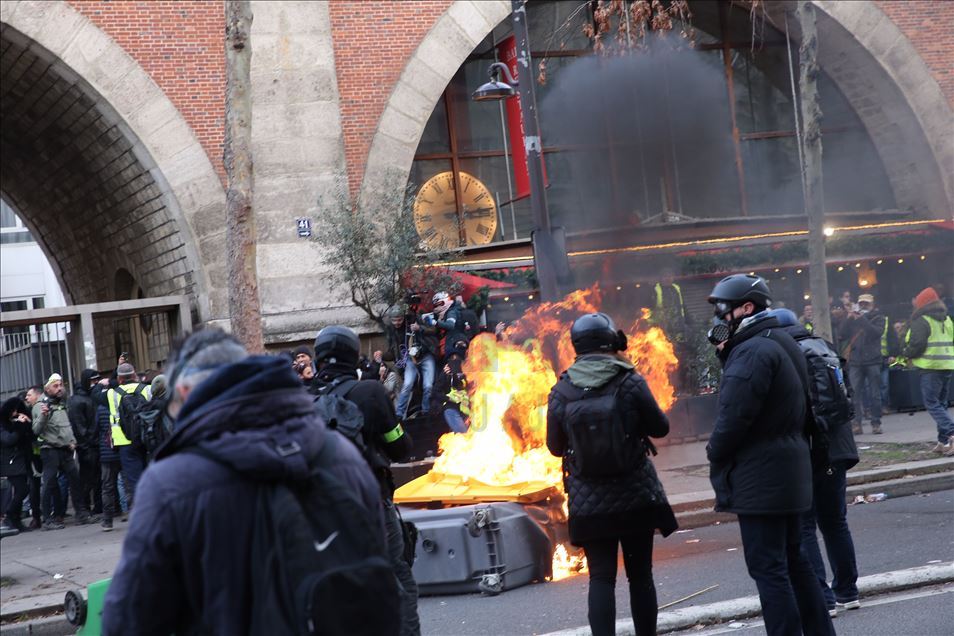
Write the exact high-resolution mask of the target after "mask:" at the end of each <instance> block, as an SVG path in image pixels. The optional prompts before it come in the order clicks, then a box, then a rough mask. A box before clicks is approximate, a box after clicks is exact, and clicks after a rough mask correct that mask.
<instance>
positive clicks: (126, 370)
mask: <svg viewBox="0 0 954 636" xmlns="http://www.w3.org/2000/svg"><path fill="white" fill-rule="evenodd" d="M116 375H136V367H134V366H133V365H131V364H129V363H128V362H123V363H122V364H121V365H119V366H118V367H116Z"/></svg>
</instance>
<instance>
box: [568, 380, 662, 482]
mask: <svg viewBox="0 0 954 636" xmlns="http://www.w3.org/2000/svg"><path fill="white" fill-rule="evenodd" d="M628 374H629V372H628V371H624V372H621V373H620V374H619V375H617V376H616V377H615V378H613V379H612V380H610V381H609V382H608V383H607V384H606V385H604V386H603V387H600V388H599V389H581V388H579V387H577V386H574V385H573V384H572V383H571V382H570V381H569V379H568V377H567V376H566V374H564V376H563V377H562V378H561V379H560V381H559V382H557V384H556V386H555V387H554V390H555V391H557V392H558V393H560V394H561V395H563V397H564V398H566V407H565V412H564V418H563V423H562V425H563V430H564V431H565V432H566V436H567V441H568V444H567V451H566V461H567V466H568V468H569V470H570V472H571V473H572V474H573V475H575V476H577V477H584V478H597V479H599V478H608V477H619V476H622V475H625V474H628V473H631V472H633V470H634V469H635V468H636V465H637V459H638V458H639V457H640V456H641V455H643V454H645V449H644V448H643V447H642V444H643V442H642V440H640V439H639V438H636V439H633V437H632V436H631V435H630V433H629V431H628V430H627V426H626V422H624V421H623V416H622V413H621V412H620V411H621V409H619V408H617V404H616V398H617V394H618V393H619V389H620V387H621V386H622V384H623V382H624V381H625V380H626V377H627V376H628ZM646 441H648V440H646Z"/></svg>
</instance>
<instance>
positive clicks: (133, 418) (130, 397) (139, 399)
mask: <svg viewBox="0 0 954 636" xmlns="http://www.w3.org/2000/svg"><path fill="white" fill-rule="evenodd" d="M115 390H116V393H118V394H119V396H120V397H119V428H120V430H121V431H122V432H123V435H125V436H126V439H128V440H129V441H130V442H131V443H132V445H133V446H135V447H136V448H140V447H141V446H142V429H143V421H142V414H143V412H144V411H146V410H148V409H149V400H148V399H147V398H146V396H145V395H144V391H145V390H146V385H145V384H143V383H142V382H140V383H139V384H137V385H136V388H135V389H133V390H132V393H127V392H126V391H125V390H124V389H123V388H122V387H121V386H117V387H116V389H115Z"/></svg>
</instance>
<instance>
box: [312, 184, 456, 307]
mask: <svg viewBox="0 0 954 636" xmlns="http://www.w3.org/2000/svg"><path fill="white" fill-rule="evenodd" d="M384 183H385V184H386V185H384V186H383V187H381V188H379V189H378V190H377V192H376V194H375V195H374V196H371V197H368V198H367V199H364V200H362V199H360V198H359V197H358V195H354V196H352V195H349V194H348V188H347V185H345V184H344V183H342V182H339V183H337V184H336V185H335V186H334V187H332V188H331V193H330V194H328V195H325V196H323V197H321V198H320V199H319V201H318V208H319V210H321V215H322V222H321V223H319V224H318V227H317V229H316V230H315V234H314V237H313V240H315V241H317V242H318V243H319V244H320V245H321V246H322V248H323V251H324V253H325V260H326V263H328V264H329V265H331V267H330V268H329V272H328V274H327V277H328V279H329V281H330V282H331V286H332V288H341V289H346V290H348V292H349V294H350V296H351V302H352V303H353V304H354V306H355V307H358V308H359V309H361V311H363V312H364V313H365V314H366V315H367V316H368V318H370V319H371V320H373V321H374V322H376V323H377V324H378V325H379V326H383V325H384V316H385V313H386V312H387V310H388V309H389V308H391V307H397V306H400V305H401V304H402V303H403V302H404V300H405V299H406V298H407V296H408V294H409V293H410V292H412V291H427V292H434V291H438V290H444V291H448V292H450V293H451V294H454V293H456V292H457V290H458V289H459V285H458V284H456V283H455V282H454V281H453V278H452V277H451V273H450V271H449V270H448V269H447V268H446V267H443V266H441V265H440V263H439V261H438V259H439V257H440V254H438V253H436V252H426V251H424V250H423V244H422V241H421V239H420V237H419V236H418V234H417V230H416V228H415V226H414V215H413V207H414V186H412V185H411V184H407V185H401V181H400V180H399V179H398V178H396V177H389V178H386V179H385V180H384ZM424 300H425V302H426V301H429V300H430V299H429V298H425V299H424Z"/></svg>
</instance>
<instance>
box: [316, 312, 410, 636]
mask: <svg viewBox="0 0 954 636" xmlns="http://www.w3.org/2000/svg"><path fill="white" fill-rule="evenodd" d="M360 346H361V344H360V341H359V340H358V336H357V335H356V334H355V333H354V332H353V331H351V330H350V329H348V328H347V327H344V326H340V325H333V326H330V327H325V328H324V329H322V330H321V331H319V332H318V336H317V337H316V338H315V364H316V365H317V366H318V375H317V376H316V377H315V381H314V383H313V384H312V393H313V394H314V395H315V396H316V398H318V400H319V401H320V399H321V397H322V396H325V395H335V396H337V397H339V398H341V399H343V400H347V401H349V402H351V403H353V404H354V405H356V406H357V408H358V409H359V410H360V412H361V417H362V424H361V430H360V437H361V439H360V441H358V442H357V443H360V444H361V445H362V446H363V447H364V449H365V453H364V456H365V459H366V460H367V462H368V464H369V466H370V467H371V472H372V473H374V476H375V477H376V478H377V480H378V485H379V488H380V493H381V500H382V502H383V514H384V527H385V532H386V535H387V547H388V554H389V557H390V560H391V566H392V567H393V568H394V573H395V575H396V576H397V580H398V583H399V584H400V587H401V599H400V600H401V630H400V631H401V635H402V636H410V635H414V634H420V632H421V626H420V621H419V619H418V615H417V583H415V581H414V575H413V574H412V573H411V565H410V564H409V563H408V562H407V560H405V545H404V530H403V525H402V522H401V519H400V515H399V513H398V510H397V507H396V506H395V505H394V477H393V475H392V474H391V469H390V465H391V462H392V461H401V460H404V459H406V458H407V457H408V455H409V454H410V452H411V450H412V445H411V438H410V435H408V434H407V432H406V431H405V430H404V428H403V427H402V426H401V423H400V422H399V421H398V419H397V416H396V414H395V412H394V407H393V406H392V405H391V401H390V400H389V399H388V396H387V392H386V391H385V389H384V386H383V385H382V384H381V383H380V382H359V381H358V374H357V367H358V358H359V354H360Z"/></svg>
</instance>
